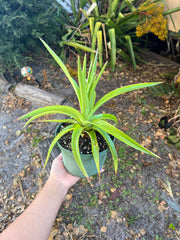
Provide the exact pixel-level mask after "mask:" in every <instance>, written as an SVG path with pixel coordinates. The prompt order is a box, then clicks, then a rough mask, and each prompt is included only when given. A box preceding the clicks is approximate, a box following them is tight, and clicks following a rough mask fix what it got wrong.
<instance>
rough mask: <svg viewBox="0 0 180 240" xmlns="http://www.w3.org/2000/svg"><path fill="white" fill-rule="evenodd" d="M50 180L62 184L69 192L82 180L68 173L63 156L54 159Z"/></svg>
mask: <svg viewBox="0 0 180 240" xmlns="http://www.w3.org/2000/svg"><path fill="white" fill-rule="evenodd" d="M50 178H51V179H55V180H56V181H59V182H60V183H62V184H63V185H64V187H65V188H66V190H67V191H68V189H69V188H70V187H72V186H73V185H74V184H75V183H76V182H77V181H78V180H79V179H80V178H79V177H75V176H73V175H71V174H70V173H68V172H67V170H66V169H65V167H64V164H63V158H62V154H60V155H59V156H58V157H57V158H55V159H54V161H53V163H52V166H51V172H50Z"/></svg>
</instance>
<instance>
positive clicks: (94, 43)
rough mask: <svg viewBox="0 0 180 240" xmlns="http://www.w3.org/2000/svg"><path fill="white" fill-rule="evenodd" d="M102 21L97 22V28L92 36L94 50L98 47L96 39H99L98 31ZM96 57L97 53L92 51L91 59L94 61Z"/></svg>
mask: <svg viewBox="0 0 180 240" xmlns="http://www.w3.org/2000/svg"><path fill="white" fill-rule="evenodd" d="M101 25H102V23H101V22H96V24H95V28H94V34H93V36H92V43H91V48H92V49H93V50H95V49H96V41H97V32H98V31H99V28H100V27H101ZM94 58H95V54H94V53H91V58H90V59H91V60H90V61H94Z"/></svg>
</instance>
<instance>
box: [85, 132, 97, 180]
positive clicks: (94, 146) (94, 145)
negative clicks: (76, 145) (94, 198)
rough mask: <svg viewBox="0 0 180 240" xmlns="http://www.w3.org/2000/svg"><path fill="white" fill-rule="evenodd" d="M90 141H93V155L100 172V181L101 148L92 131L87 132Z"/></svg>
mask: <svg viewBox="0 0 180 240" xmlns="http://www.w3.org/2000/svg"><path fill="white" fill-rule="evenodd" d="M86 133H87V134H88V135H89V137H90V139H91V146H92V154H93V157H94V161H95V164H96V168H97V171H98V175H99V179H100V165H99V146H98V141H97V137H96V133H95V132H94V131H93V130H92V131H89V132H88V131H87V132H86Z"/></svg>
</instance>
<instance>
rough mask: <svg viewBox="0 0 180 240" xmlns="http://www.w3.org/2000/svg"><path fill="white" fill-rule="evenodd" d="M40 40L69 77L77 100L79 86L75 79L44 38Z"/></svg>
mask: <svg viewBox="0 0 180 240" xmlns="http://www.w3.org/2000/svg"><path fill="white" fill-rule="evenodd" d="M40 40H41V41H42V43H43V44H44V46H45V47H46V48H47V50H48V51H49V53H50V54H51V55H52V57H53V58H54V59H55V61H56V62H57V63H58V65H59V66H60V67H61V68H62V70H63V72H64V73H65V74H66V77H67V78H68V79H69V81H70V83H71V85H72V87H73V88H74V91H75V93H76V95H77V98H78V100H79V87H78V85H77V83H76V81H75V80H74V79H73V78H72V77H71V75H70V74H69V72H68V70H67V68H66V66H65V65H64V63H63V62H62V61H61V59H60V58H59V57H58V56H57V55H56V53H55V52H54V51H53V50H52V49H51V48H50V47H49V46H48V45H47V43H46V42H45V41H44V40H42V39H41V38H40Z"/></svg>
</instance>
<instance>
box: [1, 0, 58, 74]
mask: <svg viewBox="0 0 180 240" xmlns="http://www.w3.org/2000/svg"><path fill="white" fill-rule="evenodd" d="M55 4H56V1H54V0H11V1H4V0H0V6H1V7H0V70H1V71H2V70H5V69H6V68H8V69H10V68H11V67H17V66H20V65H21V64H25V62H26V60H27V59H28V57H29V56H30V55H31V53H32V52H33V51H36V52H38V51H37V50H38V48H39V50H40V49H42V45H41V43H40V41H39V39H38V37H39V36H43V39H45V40H46V41H47V42H48V43H50V44H51V46H52V45H55V44H57V41H58V39H59V37H60V35H61V33H62V28H61V27H60V24H59V23H58V21H57V20H56V16H57V13H56V12H57V8H56V5H55Z"/></svg>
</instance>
